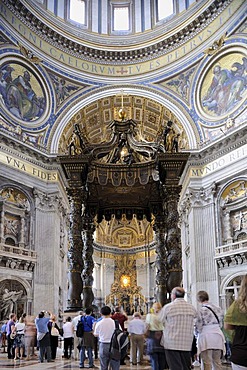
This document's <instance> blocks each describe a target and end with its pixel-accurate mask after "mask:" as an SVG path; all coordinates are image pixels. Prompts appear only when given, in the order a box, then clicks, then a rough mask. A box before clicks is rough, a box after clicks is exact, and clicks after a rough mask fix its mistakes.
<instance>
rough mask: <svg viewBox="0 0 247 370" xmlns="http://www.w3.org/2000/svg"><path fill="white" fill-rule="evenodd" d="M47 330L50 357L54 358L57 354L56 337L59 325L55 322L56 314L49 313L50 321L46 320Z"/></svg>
mask: <svg viewBox="0 0 247 370" xmlns="http://www.w3.org/2000/svg"><path fill="white" fill-rule="evenodd" d="M47 326H48V330H49V333H50V340H51V358H52V360H55V358H56V355H57V347H58V337H59V327H58V325H57V323H56V316H55V315H51V317H50V321H49V322H48V325H47Z"/></svg>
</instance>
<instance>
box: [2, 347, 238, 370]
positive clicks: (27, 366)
mask: <svg viewBox="0 0 247 370" xmlns="http://www.w3.org/2000/svg"><path fill="white" fill-rule="evenodd" d="M37 354H38V352H37ZM62 354H63V353H62V349H60V348H58V353H57V358H56V360H55V362H44V363H42V364H40V363H39V362H38V357H35V358H34V359H32V360H29V361H27V360H25V359H24V360H21V361H20V360H17V361H14V360H8V358H7V354H6V353H3V352H2V351H1V353H0V369H1V370H2V369H3V370H7V369H19V368H20V369H22V370H58V369H65V370H66V369H68V370H75V369H79V361H75V360H74V359H71V360H64V359H63V358H62ZM87 367H88V365H87V364H85V368H87ZM97 368H98V369H100V365H99V360H95V370H97ZM121 369H122V370H150V369H151V367H150V364H149V360H148V357H146V358H145V361H144V363H143V365H139V364H137V365H132V364H131V363H130V362H129V361H128V360H127V361H126V365H121ZM197 369H198V370H199V369H200V367H195V370H197ZM222 370H231V366H230V365H226V364H224V365H223V368H222Z"/></svg>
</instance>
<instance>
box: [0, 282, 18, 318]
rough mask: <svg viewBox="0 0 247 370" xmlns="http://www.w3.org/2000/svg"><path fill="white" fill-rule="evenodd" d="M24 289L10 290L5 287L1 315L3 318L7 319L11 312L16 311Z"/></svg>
mask: <svg viewBox="0 0 247 370" xmlns="http://www.w3.org/2000/svg"><path fill="white" fill-rule="evenodd" d="M22 294H23V291H22V290H20V291H15V290H13V291H9V290H8V289H7V288H6V289H4V293H3V295H2V304H1V315H2V319H4V320H5V319H6V318H7V317H8V316H9V314H10V313H12V312H15V313H16V302H17V301H18V299H19V298H20V297H21V296H22Z"/></svg>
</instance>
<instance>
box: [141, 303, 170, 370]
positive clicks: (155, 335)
mask: <svg viewBox="0 0 247 370" xmlns="http://www.w3.org/2000/svg"><path fill="white" fill-rule="evenodd" d="M161 308H162V306H161V304H160V303H158V302H156V303H154V304H153V307H152V312H151V313H148V314H147V316H146V324H147V330H146V334H145V336H146V338H147V354H148V355H149V356H150V361H151V366H152V370H164V369H167V368H168V366H167V363H166V356H165V349H164V347H163V346H162V345H161V344H160V341H161V338H162V335H163V329H164V326H163V324H162V322H161V321H160V320H159V318H158V313H159V311H160V310H161Z"/></svg>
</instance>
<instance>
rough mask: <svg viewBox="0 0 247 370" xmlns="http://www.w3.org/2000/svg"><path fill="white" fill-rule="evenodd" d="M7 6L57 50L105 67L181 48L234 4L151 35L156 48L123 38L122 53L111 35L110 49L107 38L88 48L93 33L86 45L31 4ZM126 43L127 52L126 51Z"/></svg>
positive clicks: (12, 1)
mask: <svg viewBox="0 0 247 370" xmlns="http://www.w3.org/2000/svg"><path fill="white" fill-rule="evenodd" d="M3 3H4V4H5V5H6V6H7V7H8V9H9V10H10V11H11V12H12V13H13V14H15V16H16V17H18V19H19V20H20V21H21V22H22V23H23V24H25V26H26V27H28V28H29V29H30V30H31V31H32V32H34V33H36V34H37V35H38V36H39V37H40V38H42V39H44V40H46V42H48V43H49V44H50V45H52V46H54V47H55V48H57V49H60V50H61V51H64V52H66V53H68V54H70V55H73V56H75V57H76V58H81V59H83V60H88V61H92V59H93V60H94V61H95V62H97V61H98V62H100V63H101V64H104V63H105V64H112V63H113V62H114V64H116V65H117V64H118V63H119V64H121V65H123V64H125V63H137V62H138V63H140V62H143V61H145V60H152V59H153V58H154V57H155V58H157V57H158V56H162V55H164V54H166V53H168V52H170V51H172V50H174V49H176V48H177V47H179V46H180V45H183V44H184V43H185V42H187V41H188V40H191V39H193V37H195V35H197V34H198V33H199V32H201V31H202V30H203V29H205V28H206V27H208V25H209V24H210V23H211V22H212V21H213V20H214V19H215V18H216V17H217V16H218V15H219V14H220V13H221V12H222V11H223V10H224V9H225V8H226V7H227V6H228V5H229V4H230V3H231V0H227V1H221V0H215V1H214V2H212V3H211V4H210V5H209V6H208V7H207V8H204V9H203V10H202V11H201V13H200V14H197V13H196V17H195V15H194V16H193V14H192V15H191V18H192V19H191V21H190V23H187V24H186V23H185V22H184V23H182V27H181V29H177V30H175V33H174V34H169V33H168V36H166V32H162V33H161V35H160V36H159V37H155V35H154V37H151V36H150V33H149V32H148V33H147V35H148V38H149V40H150V39H154V41H153V43H152V45H145V46H142V45H141V41H140V40H139V39H138V38H137V39H136V45H134V48H133V50H129V41H130V37H127V38H125V40H126V41H124V38H123V39H121V50H119V44H118V46H116V45H115V46H114V47H112V46H111V44H110V42H109V38H110V36H108V37H104V39H107V40H108V44H106V45H105V46H104V47H106V48H107V49H108V50H104V49H103V48H101V49H100V48H99V46H98V45H102V43H103V39H102V38H100V37H99V39H98V40H97V42H98V45H97V46H96V43H95V44H91V45H90V44H88V45H86V44H87V43H88V41H87V40H88V39H90V33H89V32H88V33H87V34H85V35H84V37H82V40H83V41H82V42H81V40H80V39H78V40H76V41H75V40H72V39H71V38H70V36H68V34H66V33H65V32H64V23H63V28H62V26H61V29H53V28H55V26H54V25H53V24H52V26H51V25H50V24H49V23H48V22H47V20H42V19H41V16H42V14H38V13H37V15H36V14H34V10H33V9H32V7H31V6H30V4H29V6H28V5H25V4H23V3H22V2H21V1H16V0H3ZM53 21H54V20H53ZM156 32H157V31H156ZM164 35H165V37H164ZM114 39H115V38H114ZM143 39H144V40H145V35H143V34H142V40H143ZM131 40H132V38H131ZM138 40H139V41H138ZM95 42H96V40H95ZM119 42H120V41H119ZM142 43H143V41H142ZM125 44H126V50H124V49H125ZM127 47H128V49H127ZM114 49H115V50H114ZM116 49H117V50H116Z"/></svg>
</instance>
